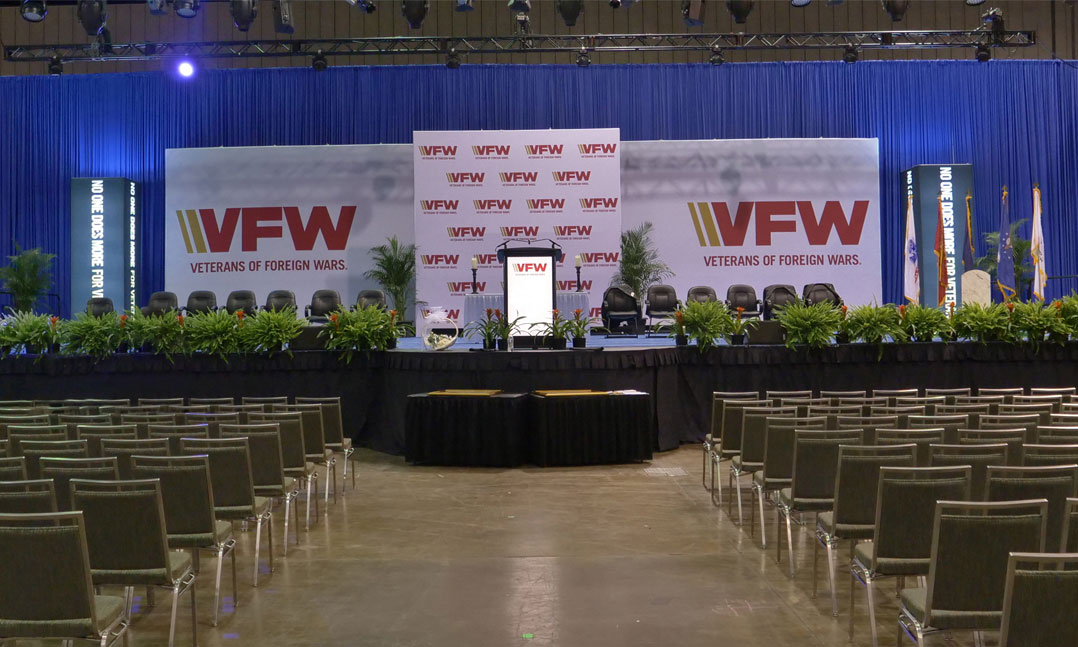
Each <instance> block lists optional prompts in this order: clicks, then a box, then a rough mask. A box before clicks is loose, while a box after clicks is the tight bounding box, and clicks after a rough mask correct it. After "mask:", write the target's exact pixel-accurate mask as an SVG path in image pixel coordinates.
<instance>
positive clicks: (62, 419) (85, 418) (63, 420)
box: [56, 413, 112, 440]
mask: <svg viewBox="0 0 1078 647" xmlns="http://www.w3.org/2000/svg"><path fill="white" fill-rule="evenodd" d="M56 424H58V425H67V437H68V440H75V439H76V430H77V428H78V427H79V426H80V425H110V424H112V416H110V415H109V414H107V413H83V414H71V413H67V414H64V415H61V416H57V417H56Z"/></svg>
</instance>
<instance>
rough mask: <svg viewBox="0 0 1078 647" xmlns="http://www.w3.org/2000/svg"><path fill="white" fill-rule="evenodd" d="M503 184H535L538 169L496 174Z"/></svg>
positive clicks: (537, 177)
mask: <svg viewBox="0 0 1078 647" xmlns="http://www.w3.org/2000/svg"><path fill="white" fill-rule="evenodd" d="M498 177H499V178H500V179H501V181H502V185H503V186H535V182H536V180H538V179H539V171H506V172H502V173H499V174H498Z"/></svg>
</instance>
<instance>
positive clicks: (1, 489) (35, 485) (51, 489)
mask: <svg viewBox="0 0 1078 647" xmlns="http://www.w3.org/2000/svg"><path fill="white" fill-rule="evenodd" d="M56 511H57V505H56V484H55V483H53V482H52V479H32V480H23V479H20V480H17V481H0V514H42V513H49V512H56ZM0 554H3V556H4V557H3V558H4V561H5V563H4V567H5V568H6V567H7V565H8V560H9V558H10V556H9V555H7V554H4V553H0ZM2 570H3V569H0V571H2ZM0 622H2V620H0ZM2 635H3V634H2V633H0V636H2Z"/></svg>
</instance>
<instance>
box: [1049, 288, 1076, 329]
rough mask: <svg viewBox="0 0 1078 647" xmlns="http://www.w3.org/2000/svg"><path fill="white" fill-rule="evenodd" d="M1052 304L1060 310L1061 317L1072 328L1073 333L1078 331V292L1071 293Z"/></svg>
mask: <svg viewBox="0 0 1078 647" xmlns="http://www.w3.org/2000/svg"><path fill="white" fill-rule="evenodd" d="M1056 304H1058V305H1056ZM1052 305H1053V306H1054V307H1056V308H1057V309H1058V310H1059V315H1060V317H1062V318H1063V322H1064V323H1066V324H1067V327H1068V328H1070V329H1071V331H1072V334H1076V333H1078V294H1069V295H1067V296H1065V297H1063V298H1062V299H1060V300H1058V301H1055V302H1053V304H1052Z"/></svg>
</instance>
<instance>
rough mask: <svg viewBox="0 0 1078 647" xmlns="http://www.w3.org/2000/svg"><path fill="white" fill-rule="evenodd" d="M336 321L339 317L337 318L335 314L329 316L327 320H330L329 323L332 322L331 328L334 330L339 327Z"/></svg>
mask: <svg viewBox="0 0 1078 647" xmlns="http://www.w3.org/2000/svg"><path fill="white" fill-rule="evenodd" d="M338 319H340V317H339V316H338V315H337V313H333V314H331V315H330V316H329V320H330V322H332V323H333V327H334V328H336V327H337V326H339V325H340V324H338V323H337V320H338Z"/></svg>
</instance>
